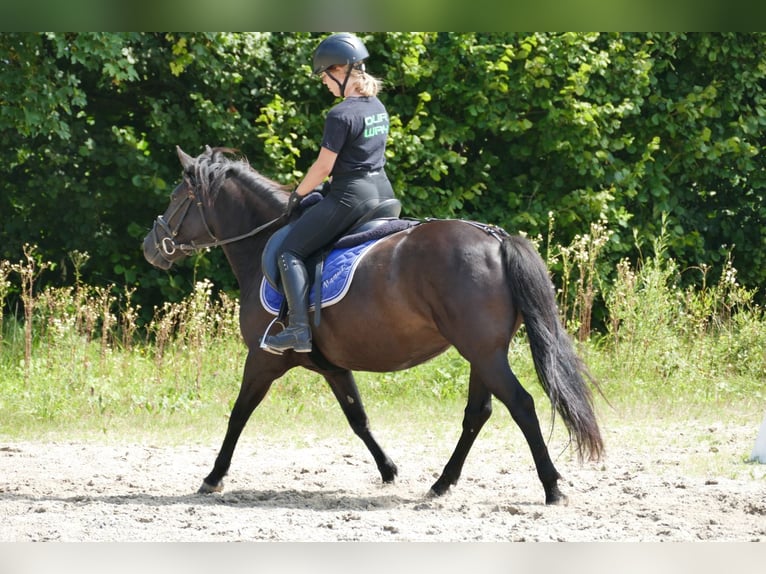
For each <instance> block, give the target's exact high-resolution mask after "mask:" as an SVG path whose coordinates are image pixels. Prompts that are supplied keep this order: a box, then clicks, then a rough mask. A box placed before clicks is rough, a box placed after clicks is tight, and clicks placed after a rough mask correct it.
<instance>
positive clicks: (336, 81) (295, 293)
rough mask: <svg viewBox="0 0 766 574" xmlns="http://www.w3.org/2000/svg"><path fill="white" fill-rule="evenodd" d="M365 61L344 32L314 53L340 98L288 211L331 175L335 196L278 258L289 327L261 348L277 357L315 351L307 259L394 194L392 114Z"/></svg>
mask: <svg viewBox="0 0 766 574" xmlns="http://www.w3.org/2000/svg"><path fill="white" fill-rule="evenodd" d="M368 57H369V53H368V52H367V48H365V46H364V44H363V43H362V41H361V40H360V39H359V38H358V37H356V36H354V35H353V34H347V33H341V34H333V35H331V36H328V37H327V38H325V39H324V40H322V42H321V43H320V44H319V45H318V46H317V48H316V50H315V51H314V59H313V72H314V74H317V75H319V76H321V78H322V83H323V84H324V85H325V86H326V87H327V89H329V90H330V92H332V94H333V95H334V96H335V97H336V98H342V101H340V102H339V103H337V104H336V105H335V106H333V107H332V108H331V109H330V111H329V112H328V114H327V118H326V119H325V124H324V134H323V136H322V144H321V148H320V150H319V156H318V157H317V159H316V161H314V163H313V164H312V165H311V167H310V168H309V170H308V172H307V173H306V176H305V177H304V178H303V181H301V182H300V184H299V185H298V187H296V188H295V190H294V191H293V192H292V194H291V195H290V199H289V201H288V204H287V214H288V215H289V214H290V213H291V212H292V211H293V209H294V208H295V206H296V205H297V204H298V203H300V200H301V199H302V198H303V196H305V195H306V194H308V193H309V192H311V191H312V190H314V188H316V187H317V186H319V185H320V184H322V183H323V182H325V180H326V179H327V178H328V177H330V178H331V179H330V186H329V187H330V191H329V193H327V195H326V197H325V198H324V199H323V200H322V201H320V202H319V203H317V204H316V205H315V206H314V207H312V208H311V209H310V210H308V211H307V212H306V213H305V214H304V215H302V216H301V218H300V219H299V220H297V221H296V222H295V224H294V226H293V228H292V229H291V231H290V232H289V233H288V234H287V236H286V237H285V239H284V242H283V243H282V246H281V248H280V252H279V254H278V256H277V259H278V262H279V275H280V278H281V281H282V290H283V291H284V293H285V299H286V300H287V306H288V327H287V328H286V329H284V330H283V331H281V332H280V333H277V334H276V335H269V336H267V337H266V339H265V340H264V342H263V346H264V348H265V349H266V350H267V351H269V352H272V353H276V354H281V353H282V352H284V351H286V350H288V349H293V350H294V351H296V352H298V353H308V352H310V351H311V328H310V326H309V320H308V282H309V281H308V272H307V270H306V266H305V264H304V260H305V259H306V258H307V257H308V256H309V255H311V254H312V253H314V252H315V251H317V250H318V249H320V248H321V247H323V246H325V245H327V244H329V243H330V242H332V241H333V240H335V239H336V238H338V237H339V236H340V235H341V234H342V233H343V232H344V231H346V230H348V229H349V228H350V227H351V226H352V225H353V224H354V222H355V221H356V220H358V219H359V217H360V216H362V215H364V214H365V213H366V212H368V211H369V210H371V209H372V208H374V207H376V206H377V205H378V204H379V203H380V202H381V201H383V200H386V199H391V198H393V197H394V192H393V189H392V187H391V183H390V182H389V180H388V177H387V176H386V172H385V170H384V165H385V163H386V157H385V150H386V139H387V135H388V126H389V120H388V113H387V111H386V108H385V106H383V104H382V103H381V101H380V100H379V99H378V98H377V94H378V91H379V90H380V87H381V82H380V81H379V80H377V79H376V78H374V77H373V76H371V75H370V74H368V73H367V72H366V71H365V65H364V61H365V60H366V59H367V58H368Z"/></svg>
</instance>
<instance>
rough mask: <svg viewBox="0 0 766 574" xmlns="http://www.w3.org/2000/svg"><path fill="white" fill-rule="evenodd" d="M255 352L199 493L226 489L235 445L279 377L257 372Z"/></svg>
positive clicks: (250, 359)
mask: <svg viewBox="0 0 766 574" xmlns="http://www.w3.org/2000/svg"><path fill="white" fill-rule="evenodd" d="M255 354H256V353H253V352H251V353H249V354H248V356H247V361H246V362H245V370H244V375H243V377H242V386H241V387H240V389H239V395H238V396H237V400H236V401H235V403H234V407H233V408H232V410H231V414H230V415H229V424H228V427H227V429H226V436H225V437H224V439H223V444H222V445H221V449H220V451H219V452H218V456H217V457H216V459H215V464H214V465H213V470H212V472H211V473H210V474H208V475H207V476H206V477H205V479H204V480H203V481H202V486H200V488H199V491H198V492H200V493H202V494H207V493H211V492H221V491H222V490H223V477H224V476H225V475H226V473H227V472H228V471H229V466H230V465H231V458H232V456H233V455H234V448H235V447H236V446H237V441H238V440H239V437H240V435H241V434H242V430H243V429H244V428H245V425H246V424H247V421H248V419H249V418H250V415H251V414H253V411H254V410H255V408H256V407H257V406H258V405H259V404H260V403H261V401H262V400H263V398H264V397H265V396H266V393H267V392H268V391H269V388H271V383H272V382H273V381H274V379H276V378H277V377H276V376H264V375H263V374H260V375H257V374H256V369H255V358H254V355H255Z"/></svg>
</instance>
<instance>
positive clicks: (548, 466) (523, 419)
mask: <svg viewBox="0 0 766 574" xmlns="http://www.w3.org/2000/svg"><path fill="white" fill-rule="evenodd" d="M474 371H476V373H477V376H479V377H480V378H481V381H482V382H483V383H484V384H485V385H486V386H487V387H488V389H489V390H490V392H491V393H492V394H493V395H495V396H496V397H497V398H498V399H499V400H500V401H501V402H502V403H503V404H504V405H505V406H506V407H507V408H508V411H509V412H510V413H511V417H512V418H513V420H514V421H515V422H516V424H517V425H518V426H519V428H520V429H521V432H522V433H523V435H524V438H525V439H526V440H527V444H528V445H529V449H530V450H531V451H532V459H533V460H534V463H535V467H536V469H537V476H538V477H539V478H540V482H542V484H543V488H544V490H545V503H546V504H562V503H566V501H567V498H566V496H564V494H562V492H561V491H560V490H559V487H558V481H559V478H561V476H560V475H559V473H558V471H557V470H556V467H554V466H553V461H552V460H551V457H550V455H549V454H548V447H547V446H546V445H545V439H544V438H543V434H542V431H541V430H540V422H539V420H538V418H537V413H536V412H535V403H534V400H533V399H532V396H531V395H530V394H529V393H528V392H527V391H526V390H525V389H524V387H522V386H521V383H520V382H519V380H518V379H517V378H516V375H514V374H513V371H511V367H510V365H509V364H508V358H507V356H506V353H505V352H500V351H498V352H497V353H495V354H494V355H493V357H492V358H491V359H489V360H486V361H481V362H479V363H472V365H471V373H472V376H473V373H474Z"/></svg>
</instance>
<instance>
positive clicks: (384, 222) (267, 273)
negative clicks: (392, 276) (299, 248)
mask: <svg viewBox="0 0 766 574" xmlns="http://www.w3.org/2000/svg"><path fill="white" fill-rule="evenodd" d="M321 200H322V195H321V194H320V193H318V192H313V193H310V194H309V195H307V196H306V197H305V198H304V199H303V201H301V204H300V206H299V209H300V210H301V213H302V212H305V211H306V210H307V209H310V208H311V207H312V206H314V205H316V204H317V203H318V202H319V201H321ZM401 209H402V205H401V203H400V202H399V200H398V199H387V200H385V201H382V202H381V203H379V204H378V205H377V206H376V207H374V208H373V209H372V210H370V211H369V212H367V213H365V214H364V215H363V216H362V217H361V218H360V219H358V220H357V221H356V222H355V223H354V225H353V226H352V227H351V228H350V229H349V230H348V231H347V232H346V233H344V234H343V235H342V236H341V237H340V238H338V239H337V240H336V241H335V242H334V243H332V244H330V245H329V246H326V247H325V248H323V249H321V250H319V251H317V252H315V253H313V254H312V255H311V256H309V257H308V258H307V259H306V261H305V263H306V268H307V269H313V270H314V272H313V274H310V275H311V277H312V279H311V286H310V290H311V291H313V300H314V302H315V303H314V326H318V325H319V322H320V316H321V307H322V304H321V302H322V284H323V281H322V272H323V271H324V267H325V262H326V261H327V258H328V256H329V255H330V254H331V253H332V254H334V255H335V256H336V258H337V255H338V251H339V250H342V251H348V252H349V253H350V255H349V256H354V257H356V256H358V255H359V254H360V253H361V251H360V250H356V252H354V248H356V247H358V246H361V245H362V244H370V246H371V244H372V243H373V242H374V241H376V240H378V239H382V238H383V237H386V236H388V235H392V234H394V233H397V232H399V231H403V230H405V229H408V228H410V227H412V226H414V225H417V224H418V223H419V221H416V220H411V219H399V214H400V213H401ZM295 221H297V220H295ZM295 221H293V222H291V223H288V224H287V225H285V226H284V227H282V228H281V229H279V230H278V231H277V232H276V233H274V235H272V236H271V238H270V239H269V241H268V242H267V243H266V247H265V248H264V250H263V255H262V256H261V269H262V271H263V275H264V280H265V281H266V282H268V284H269V285H270V286H271V287H272V288H273V289H274V290H276V291H277V292H279V293H281V286H280V277H279V268H278V266H277V254H278V253H279V251H280V247H281V245H282V243H283V242H284V240H285V237H286V236H287V234H288V233H290V230H291V229H292V228H293V226H294V225H295ZM363 251H366V249H364V250H363ZM352 252H353V253H352ZM341 257H342V254H341ZM263 290H264V289H263V287H262V289H261V291H262V292H263ZM286 311H287V309H286V303H285V302H284V298H282V301H281V308H280V311H279V313H278V319H281V318H283V316H284V314H285V313H286Z"/></svg>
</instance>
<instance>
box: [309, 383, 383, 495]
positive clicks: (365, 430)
mask: <svg viewBox="0 0 766 574" xmlns="http://www.w3.org/2000/svg"><path fill="white" fill-rule="evenodd" d="M323 375H324V377H325V379H326V380H327V382H328V383H329V384H330V388H332V392H333V393H334V394H335V398H336V399H338V403H340V407H341V409H343V414H344V415H346V419H347V420H348V422H349V424H350V425H351V429H352V430H353V431H354V433H355V434H356V435H357V436H358V437H359V438H361V439H362V442H364V444H365V445H366V446H367V449H368V450H369V451H370V453H371V454H372V456H373V458H374V459H375V464H377V466H378V470H379V471H380V476H381V478H382V479H383V482H393V481H394V479H395V478H396V475H397V473H398V469H397V468H396V465H395V464H394V463H393V461H392V460H391V459H390V458H389V457H388V455H387V454H386V453H385V452H383V449H382V448H381V447H380V445H379V444H378V442H377V441H376V440H375V437H373V436H372V432H370V425H369V421H368V419H367V413H366V412H365V411H364V406H363V405H362V398H361V397H360V396H359V389H358V388H357V386H356V381H355V380H354V375H353V374H352V373H351V371H334V372H332V373H323Z"/></svg>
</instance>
